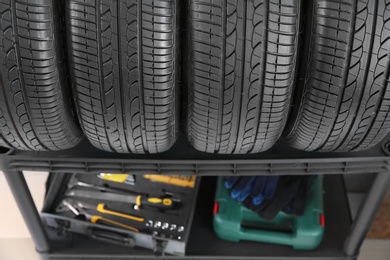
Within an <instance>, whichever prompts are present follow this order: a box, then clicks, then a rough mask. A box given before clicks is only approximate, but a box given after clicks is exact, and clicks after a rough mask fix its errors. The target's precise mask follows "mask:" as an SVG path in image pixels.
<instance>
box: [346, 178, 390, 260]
mask: <svg viewBox="0 0 390 260" xmlns="http://www.w3.org/2000/svg"><path fill="white" fill-rule="evenodd" d="M389 187H390V173H389V172H384V173H378V174H377V176H376V178H375V180H374V183H373V184H372V185H371V188H370V190H369V191H368V192H367V194H366V197H365V199H364V200H363V202H362V204H361V205H360V207H359V210H358V213H357V215H356V218H355V220H354V222H353V224H352V227H351V231H350V233H349V235H348V237H347V239H346V241H345V243H344V254H345V255H346V256H352V257H353V256H357V255H358V253H359V249H360V247H361V245H362V243H363V241H364V239H365V238H366V235H367V232H368V230H369V229H370V227H371V224H372V222H373V221H374V219H375V217H376V214H377V212H378V210H379V208H380V206H381V204H382V202H383V199H384V197H385V196H386V194H387V191H388V190H389Z"/></svg>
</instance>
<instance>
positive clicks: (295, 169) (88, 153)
mask: <svg viewBox="0 0 390 260" xmlns="http://www.w3.org/2000/svg"><path fill="white" fill-rule="evenodd" d="M389 163H390V136H388V137H387V138H386V139H385V140H384V141H383V142H382V143H381V144H379V145H378V146H376V147H374V148H372V149H370V150H368V151H364V152H353V153H308V152H302V151H298V150H295V149H293V148H290V147H288V146H287V145H286V144H285V143H284V142H283V141H279V142H278V143H277V144H276V145H275V146H274V148H272V149H271V150H269V151H267V152H264V153H259V154H251V155H210V154H205V153H200V152H197V151H196V150H194V149H193V148H192V147H191V146H190V144H189V143H188V142H187V141H186V140H185V138H184V137H183V136H181V137H180V138H179V140H178V141H177V142H176V144H175V145H174V147H172V149H170V150H169V151H168V152H165V153H161V154H156V155H128V154H112V153H107V152H103V151H100V150H98V149H96V148H94V147H92V146H91V145H90V144H89V143H88V142H87V141H86V140H84V141H83V142H82V143H80V145H78V146H77V147H75V148H73V149H71V150H67V151H61V152H24V151H15V150H8V149H3V148H0V169H1V170H3V171H4V174H5V176H6V179H7V181H8V184H9V186H10V188H11V190H12V192H13V195H14V197H15V200H16V202H17V204H18V206H19V209H20V211H21V212H22V215H23V217H24V220H25V222H26V224H27V226H28V228H29V231H30V233H31V235H32V238H33V240H34V242H35V245H36V249H37V251H38V252H39V253H41V254H42V256H44V257H47V259H128V258H129V257H132V258H154V257H153V256H152V255H150V253H148V252H145V250H134V249H131V250H132V251H131V252H129V249H126V248H125V249H123V248H120V247H115V246H112V247H111V246H109V245H105V247H104V248H105V251H104V252H110V250H112V251H115V252H116V254H114V255H105V254H104V252H100V253H99V248H100V247H99V245H100V244H99V243H98V242H95V241H89V240H85V239H84V238H83V237H79V236H77V235H75V236H74V237H72V239H71V240H70V241H55V240H53V237H52V236H51V235H50V231H49V230H47V229H46V228H45V227H44V225H43V223H42V222H41V219H40V216H39V213H38V211H37V209H36V207H35V205H34V202H33V200H32V197H31V194H30V191H29V189H28V187H27V184H26V181H25V179H24V176H23V172H22V171H24V170H28V171H48V172H52V173H53V172H55V173H60V172H62V173H72V172H74V173H86V174H93V173H97V172H116V173H121V172H123V173H131V174H144V173H157V174H181V175H183V174H191V175H198V176H215V175H233V174H236V175H269V174H274V175H301V174H331V175H335V174H354V173H373V174H377V175H376V179H375V181H374V182H373V184H372V186H371V189H370V190H369V191H368V192H367V195H366V198H365V200H364V201H363V203H362V205H361V207H360V209H359V211H358V214H357V217H356V218H355V219H354V221H353V223H350V222H348V221H347V219H348V217H346V216H348V215H349V213H346V211H345V210H346V209H345V208H347V205H348V204H347V202H346V198H345V191H343V188H341V187H342V185H341V184H340V183H342V181H340V178H337V177H338V176H329V177H327V178H326V179H327V180H328V181H327V185H326V188H325V190H326V192H327V193H330V194H334V196H336V195H337V196H338V197H339V198H340V199H334V200H333V202H331V201H332V200H328V202H326V203H327V205H328V206H327V207H328V208H332V205H333V204H336V205H334V207H339V208H340V209H339V210H335V211H334V212H333V213H332V214H333V215H332V217H331V218H330V219H329V222H330V228H329V229H331V230H333V231H329V232H328V235H325V239H324V241H332V237H333V240H337V241H339V242H340V241H341V242H340V243H334V241H333V242H329V243H328V242H326V243H325V242H324V243H325V245H326V246H324V247H323V248H321V247H320V248H319V249H318V250H317V251H313V252H311V253H297V252H295V253H294V251H293V250H285V249H283V247H281V246H273V245H266V246H265V247H264V246H263V247H261V246H258V245H257V246H250V243H249V242H248V243H243V244H241V245H239V244H237V245H234V246H232V245H231V244H229V245H228V244H226V243H223V242H216V241H215V239H213V234H211V233H210V227H209V226H207V224H205V223H207V222H208V221H207V220H206V221H204V220H205V219H206V218H205V217H204V216H203V215H202V214H201V212H202V210H197V211H196V212H195V222H194V225H193V229H192V231H191V238H190V241H189V244H188V250H187V251H188V253H187V256H186V257H185V258H186V259H208V258H213V259H233V258H234V259H245V258H248V257H249V258H251V259H274V260H276V259H279V260H282V259H327V260H329V259H356V257H357V255H358V252H359V248H360V246H361V244H362V242H363V240H364V238H365V236H366V233H367V231H368V229H369V227H370V226H371V223H372V221H373V219H374V217H375V215H376V212H377V210H378V208H379V207H380V205H381V202H382V200H383V198H384V196H385V194H386V192H387V190H388V188H389V187H390V167H389ZM340 185H341V186H340ZM200 193H201V194H207V192H204V193H203V192H200ZM325 197H326V196H325ZM328 197H331V196H329V195H328ZM198 201H204V200H203V199H199V200H198ZM343 201H344V202H343ZM337 205H338V206H337ZM198 208H199V207H198ZM198 212H200V213H198ZM342 212H344V213H342ZM348 212H349V211H348ZM338 213H339V214H341V213H342V215H339V216H338V215H337V214H338ZM199 214H200V215H199ZM338 218H344V219H345V221H344V222H343V223H344V225H343V226H344V229H343V228H342V227H341V226H337V225H336V224H334V223H336V222H337V219H338ZM198 220H199V221H201V222H198ZM202 220H203V221H204V222H202ZM334 220H335V221H334ZM209 222H210V221H209ZM197 223H198V224H197ZM202 223H203V224H202ZM332 223H333V224H332ZM345 225H349V226H348V227H345ZM337 227H338V228H337ZM343 232H344V233H343ZM199 236H202V237H205V239H203V240H202V241H203V242H205V241H206V242H207V241H208V244H209V245H213V248H215V250H214V251H213V252H212V251H207V250H203V249H202V247H205V246H207V243H206V244H204V243H203V244H202V243H201V242H200V241H201V240H199V238H198V239H197V237H199ZM340 239H341V240H340ZM77 244H79V245H81V244H82V245H83V247H82V248H80V247H74V246H75V245H77ZM202 245H203V246H202ZM223 247H229V248H234V247H236V251H235V252H236V253H234V252H233V251H234V249H230V251H229V250H225V251H223V250H222V249H221V248H223ZM255 248H258V249H259V250H260V249H261V248H262V249H263V251H261V250H260V251H253V250H254V249H255ZM89 250H90V251H89ZM232 250H233V251H232ZM245 250H246V251H247V252H252V253H245ZM223 252H225V253H223ZM229 252H230V253H229ZM261 252H264V253H263V254H261ZM269 252H279V253H277V254H272V253H269ZM163 258H167V259H168V258H169V259H170V258H175V259H178V258H177V257H168V256H165V257H163Z"/></svg>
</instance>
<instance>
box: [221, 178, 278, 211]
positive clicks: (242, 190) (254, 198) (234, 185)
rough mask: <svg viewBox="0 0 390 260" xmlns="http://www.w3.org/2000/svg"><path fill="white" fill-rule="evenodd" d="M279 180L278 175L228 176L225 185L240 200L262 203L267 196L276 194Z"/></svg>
mask: <svg viewBox="0 0 390 260" xmlns="http://www.w3.org/2000/svg"><path fill="white" fill-rule="evenodd" d="M278 180H279V177H278V176H241V177H237V176H228V177H225V182H224V186H225V188H227V189H228V190H229V191H230V196H231V197H232V198H233V199H235V200H237V201H238V202H244V201H248V200H249V201H250V202H249V203H253V204H255V205H260V204H261V202H262V201H263V200H264V199H265V198H266V199H268V198H272V197H273V196H274V194H275V190H276V186H277V184H278ZM245 204H246V203H245Z"/></svg>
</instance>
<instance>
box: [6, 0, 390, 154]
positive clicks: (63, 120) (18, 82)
mask: <svg viewBox="0 0 390 260" xmlns="http://www.w3.org/2000/svg"><path fill="white" fill-rule="evenodd" d="M0 27H1V28H0V76H1V77H0V91H1V96H0V146H3V147H9V148H15V149H21V150H35V151H41V150H63V149H69V148H71V147H74V146H76V145H77V144H78V142H79V141H80V140H81V139H82V138H83V134H85V136H86V137H87V138H88V139H89V141H90V142H91V143H92V144H93V145H94V146H96V147H97V148H100V149H103V150H106V151H112V152H119V153H158V152H163V151H166V150H168V149H169V148H170V147H171V146H172V145H173V144H174V142H175V140H176V138H177V136H178V134H179V132H180V131H179V128H180V124H182V128H184V131H185V132H186V135H187V137H188V140H189V141H190V142H191V144H192V145H193V146H194V147H195V148H196V149H197V150H199V151H203V152H209V153H221V154H231V153H235V154H245V153H256V152H262V151H265V150H267V149H269V148H271V147H272V146H273V145H274V144H275V142H276V141H277V140H278V139H279V138H280V137H281V136H283V137H284V138H285V139H286V140H287V142H288V143H289V144H290V145H291V146H293V147H295V148H298V149H301V150H306V151H355V150H364V149H368V148H371V147H372V146H374V145H376V144H378V143H379V142H380V141H381V140H382V139H383V138H384V137H385V136H386V135H387V134H388V133H389V131H390V118H389V117H390V113H389V112H390V89H389V71H390V70H389V69H390V57H389V51H390V0H313V1H311V0H310V1H304V0H185V1H184V0H61V1H58V0H34V1H32V0H0ZM182 83H183V84H182ZM180 111H182V112H180ZM80 129H82V130H80Z"/></svg>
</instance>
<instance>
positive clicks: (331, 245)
mask: <svg viewBox="0 0 390 260" xmlns="http://www.w3.org/2000/svg"><path fill="white" fill-rule="evenodd" d="M214 187H215V178H203V179H202V183H201V187H200V191H199V197H198V201H197V207H196V211H195V217H194V222H193V225H192V228H191V232H190V239H189V242H188V245H187V253H186V256H185V257H175V256H165V257H164V256H163V257H159V259H203V260H205V259H253V260H255V259H256V260H271V259H272V260H287V259H288V260H293V259H300V260H309V259H311V260H338V259H340V260H341V259H344V260H347V259H351V260H352V259H356V257H352V256H345V255H344V254H343V245H344V241H345V239H346V236H347V235H348V233H349V231H350V227H351V223H352V220H351V214H350V211H349V207H348V201H347V195H346V191H345V187H344V181H343V178H342V176H341V175H332V176H325V178H324V191H325V192H324V206H325V215H326V229H325V235H324V239H323V241H322V243H321V244H320V246H319V247H318V248H317V249H315V250H310V251H301V250H293V249H292V248H291V247H288V246H280V245H272V244H266V243H255V242H240V243H232V242H228V241H224V240H220V239H219V238H218V237H217V236H216V235H215V234H214V231H213V229H212V207H213V201H214V199H213V198H214V190H215V189H214ZM51 244H52V245H53V247H52V253H51V254H44V255H42V256H43V259H50V260H60V259H67V260H71V259H77V260H80V259H85V260H86V259H106V260H109V259H156V258H155V257H154V256H152V253H151V252H150V251H148V250H144V249H138V248H134V249H130V248H125V247H118V246H114V245H109V244H102V243H101V242H96V241H94V240H91V239H88V238H86V237H84V236H81V235H74V236H72V237H71V238H69V239H68V240H65V241H64V240H59V241H51Z"/></svg>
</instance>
